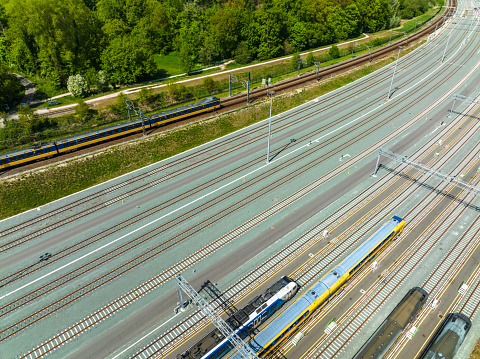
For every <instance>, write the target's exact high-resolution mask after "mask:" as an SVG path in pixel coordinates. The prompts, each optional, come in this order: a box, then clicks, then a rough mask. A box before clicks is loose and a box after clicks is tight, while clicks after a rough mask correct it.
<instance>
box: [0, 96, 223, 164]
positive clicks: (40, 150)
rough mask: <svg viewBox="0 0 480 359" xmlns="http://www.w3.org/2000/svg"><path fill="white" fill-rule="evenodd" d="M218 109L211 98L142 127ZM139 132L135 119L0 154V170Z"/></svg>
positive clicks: (146, 121) (164, 114) (153, 118)
mask: <svg viewBox="0 0 480 359" xmlns="http://www.w3.org/2000/svg"><path fill="white" fill-rule="evenodd" d="M218 108H220V99H219V98H217V97H214V96H212V97H208V98H205V99H203V100H200V101H198V102H195V103H193V104H190V105H185V106H182V107H178V108H175V109H173V110H168V111H164V112H160V113H157V114H155V115H151V116H148V117H146V118H145V119H144V126H145V129H150V128H152V127H156V126H159V125H163V124H166V123H168V122H172V121H178V120H180V119H183V118H186V117H190V116H195V115H199V114H202V113H204V112H208V111H212V110H216V109H218ZM142 130H143V126H142V121H141V120H140V119H137V120H133V121H128V122H124V123H120V124H118V125H113V126H108V127H103V128H101V129H98V130H95V131H90V132H86V133H82V134H79V135H75V136H70V137H67V138H63V139H61V140H56V141H51V142H43V143H40V144H38V145H35V146H32V147H29V148H25V149H21V150H17V151H12V152H7V153H2V154H0V170H2V169H6V168H10V167H13V166H18V165H23V164H26V163H29V162H33V161H37V160H41V159H44V158H47V157H52V156H56V155H58V154H61V153H64V152H68V151H72V150H75V149H77V148H81V147H85V146H89V145H92V144H96V143H99V142H103V141H109V140H111V139H114V138H117V137H120V136H125V135H127V134H131V133H134V132H138V131H142Z"/></svg>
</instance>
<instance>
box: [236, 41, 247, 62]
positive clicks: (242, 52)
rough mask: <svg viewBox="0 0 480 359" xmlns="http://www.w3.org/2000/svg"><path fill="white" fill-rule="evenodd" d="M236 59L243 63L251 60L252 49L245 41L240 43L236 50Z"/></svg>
mask: <svg viewBox="0 0 480 359" xmlns="http://www.w3.org/2000/svg"><path fill="white" fill-rule="evenodd" d="M235 61H236V62H237V63H239V64H242V65H244V64H248V63H249V62H250V51H249V50H248V48H247V45H245V42H243V41H242V42H241V43H239V44H238V46H237V48H236V50H235Z"/></svg>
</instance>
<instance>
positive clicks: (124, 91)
mask: <svg viewBox="0 0 480 359" xmlns="http://www.w3.org/2000/svg"><path fill="white" fill-rule="evenodd" d="M363 35H364V36H365V37H364V38H363V39H356V40H351V41H346V42H342V43H341V44H337V46H343V45H347V44H350V43H352V42H355V41H359V40H364V39H368V38H369V36H368V35H367V34H363ZM331 47H332V46H331V45H330V46H326V47H322V48H320V49H316V50H313V51H309V52H312V53H316V52H319V51H325V50H328V49H330V48H331ZM309 52H304V53H301V54H300V56H306V55H307V54H308V53H309ZM292 57H293V55H292V56H285V57H282V58H278V59H274V60H270V61H266V62H262V63H259V64H254V65H248V66H244V67H241V68H236V69H232V70H225V71H220V72H217V73H214V74H208V75H204V76H199V77H193V78H187V79H184V80H180V81H178V82H177V83H186V82H190V81H197V80H201V79H203V78H205V77H216V76H222V75H225V74H230V73H234V72H238V71H245V70H246V69H250V68H254V67H259V66H265V65H268V64H273V63H275V62H279V61H285V60H288V59H291V58H292ZM230 62H231V61H228V62H227V63H230ZM227 63H225V64H223V65H226V64H227ZM219 66H222V65H219ZM219 66H213V67H209V68H205V69H202V70H199V71H206V70H211V69H214V68H217V67H219ZM186 75H187V74H186V73H183V74H179V75H173V76H169V77H165V78H163V79H158V80H155V81H154V82H159V81H164V80H169V79H173V78H176V77H181V76H186ZM147 83H150V85H148V84H146V85H143V86H138V87H132V88H129V89H125V90H122V91H119V92H115V93H110V94H108V95H105V96H101V97H96V98H93V99H90V100H86V101H85V102H86V103H88V104H94V103H95V102H99V101H103V100H106V99H110V98H114V97H117V96H118V94H119V93H120V92H122V93H123V94H125V95H129V94H133V93H136V92H139V91H140V90H141V89H142V88H145V87H148V88H151V89H156V88H161V87H165V86H167V85H166V84H158V85H151V83H152V81H149V82H147ZM68 95H70V93H65V94H62V95H58V96H55V97H52V99H55V98H60V97H64V96H68ZM35 103H37V102H35ZM76 105H77V104H76V103H71V104H68V105H64V106H57V107H55V108H54V109H52V110H50V109H46V108H42V109H39V110H37V111H36V112H37V113H39V114H46V113H49V112H50V111H58V110H63V109H68V108H72V107H75V106H76Z"/></svg>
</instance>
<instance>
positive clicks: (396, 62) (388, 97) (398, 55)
mask: <svg viewBox="0 0 480 359" xmlns="http://www.w3.org/2000/svg"><path fill="white" fill-rule="evenodd" d="M401 49H402V47H401V46H399V47H398V54H397V60H396V61H395V68H394V69H393V76H392V82H390V89H389V90H388V96H387V100H390V92H391V91H392V85H393V79H394V78H395V71H397V64H398V58H399V57H400V50H401Z"/></svg>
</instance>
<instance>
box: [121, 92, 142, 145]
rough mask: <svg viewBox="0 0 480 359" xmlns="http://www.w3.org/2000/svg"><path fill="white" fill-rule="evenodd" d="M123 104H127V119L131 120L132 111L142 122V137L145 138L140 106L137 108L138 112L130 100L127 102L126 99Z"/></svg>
mask: <svg viewBox="0 0 480 359" xmlns="http://www.w3.org/2000/svg"><path fill="white" fill-rule="evenodd" d="M125 103H126V104H127V110H128V118H129V119H130V121H131V120H132V115H131V113H130V111H134V112H135V113H136V114H137V115H138V117H140V120H141V121H142V129H143V135H144V136H146V133H145V121H144V118H143V111H142V109H141V108H140V106H138V110H137V109H136V108H135V104H134V103H133V102H132V101H131V100H129V99H128V98H126V99H125Z"/></svg>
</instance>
